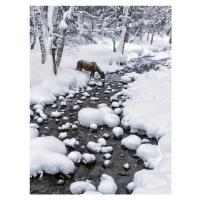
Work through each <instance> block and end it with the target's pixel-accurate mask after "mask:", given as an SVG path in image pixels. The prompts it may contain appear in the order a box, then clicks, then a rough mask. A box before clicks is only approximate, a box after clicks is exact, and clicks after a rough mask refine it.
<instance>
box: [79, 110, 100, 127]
mask: <svg viewBox="0 0 200 200" xmlns="http://www.w3.org/2000/svg"><path fill="white" fill-rule="evenodd" d="M78 120H79V122H80V124H81V125H82V126H89V125H90V124H96V125H98V126H99V125H103V124H104V113H103V111H101V110H99V109H95V108H83V109H81V110H80V111H79V112H78Z"/></svg>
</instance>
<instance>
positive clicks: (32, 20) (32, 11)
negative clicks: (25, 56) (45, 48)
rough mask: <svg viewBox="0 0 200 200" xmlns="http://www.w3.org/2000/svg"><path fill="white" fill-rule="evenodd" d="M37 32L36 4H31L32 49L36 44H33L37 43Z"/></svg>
mask: <svg viewBox="0 0 200 200" xmlns="http://www.w3.org/2000/svg"><path fill="white" fill-rule="evenodd" d="M35 38H36V33H35V8H34V6H30V46H31V49H33V48H34V45H35V44H34V45H33V47H32V44H33V43H35V40H36V39H35Z"/></svg>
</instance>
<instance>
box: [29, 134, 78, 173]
mask: <svg viewBox="0 0 200 200" xmlns="http://www.w3.org/2000/svg"><path fill="white" fill-rule="evenodd" d="M30 148H31V149H30V176H31V177H32V176H34V177H35V176H37V174H42V173H43V171H45V172H46V173H49V174H56V173H58V172H62V173H64V174H70V173H73V171H74V168H75V166H74V163H73V162H72V161H71V160H70V159H69V158H68V157H67V156H66V154H67V150H66V147H65V145H64V143H63V142H61V141H60V140H59V139H57V138H55V137H53V136H46V137H37V138H33V139H31V140H30Z"/></svg>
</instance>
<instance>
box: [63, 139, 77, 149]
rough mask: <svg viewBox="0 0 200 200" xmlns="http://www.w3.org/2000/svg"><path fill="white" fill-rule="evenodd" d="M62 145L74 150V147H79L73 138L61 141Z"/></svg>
mask: <svg viewBox="0 0 200 200" xmlns="http://www.w3.org/2000/svg"><path fill="white" fill-rule="evenodd" d="M63 143H64V144H65V145H66V146H69V147H73V148H75V145H79V142H78V141H77V140H76V139H75V138H71V139H65V140H63Z"/></svg>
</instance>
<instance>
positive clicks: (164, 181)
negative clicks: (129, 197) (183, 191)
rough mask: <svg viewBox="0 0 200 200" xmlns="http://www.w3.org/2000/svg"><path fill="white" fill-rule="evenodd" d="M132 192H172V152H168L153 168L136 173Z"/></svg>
mask: <svg viewBox="0 0 200 200" xmlns="http://www.w3.org/2000/svg"><path fill="white" fill-rule="evenodd" d="M132 194H171V154H170V153H167V154H165V155H164V156H163V158H162V159H161V160H160V162H159V164H158V166H157V167H155V168H154V169H153V170H146V169H143V170H141V171H138V172H136V173H135V174H134V190H133V193H132Z"/></svg>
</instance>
